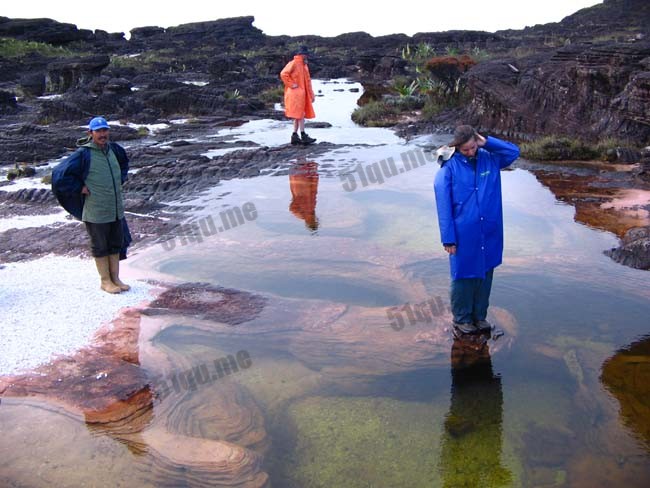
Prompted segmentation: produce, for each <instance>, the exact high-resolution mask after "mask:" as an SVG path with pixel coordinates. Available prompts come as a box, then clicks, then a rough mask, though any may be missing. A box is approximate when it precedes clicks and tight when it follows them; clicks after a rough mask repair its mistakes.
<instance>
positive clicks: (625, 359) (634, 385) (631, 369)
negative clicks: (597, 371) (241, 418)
mask: <svg viewBox="0 0 650 488" xmlns="http://www.w3.org/2000/svg"><path fill="white" fill-rule="evenodd" d="M600 379H601V381H602V382H603V384H604V385H605V386H606V387H607V388H608V389H609V391H611V392H612V394H613V395H614V396H615V397H616V399H617V400H618V402H619V403H620V405H621V409H620V415H621V417H622V421H623V423H624V424H625V425H626V426H627V427H628V428H629V429H630V430H632V431H633V433H634V435H635V436H636V437H637V438H640V440H641V441H642V442H643V443H644V444H645V446H646V449H648V450H649V451H650V336H649V337H646V338H645V339H643V340H640V341H637V342H634V343H632V344H631V345H630V346H628V347H627V348H625V349H622V350H620V351H619V352H617V353H616V354H615V355H614V356H613V357H611V358H609V359H608V360H607V361H605V363H604V364H603V369H602V375H601V377H600Z"/></svg>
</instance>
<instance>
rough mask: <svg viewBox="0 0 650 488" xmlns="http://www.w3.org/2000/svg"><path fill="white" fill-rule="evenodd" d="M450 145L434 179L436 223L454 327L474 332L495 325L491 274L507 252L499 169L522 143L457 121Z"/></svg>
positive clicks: (466, 331)
mask: <svg viewBox="0 0 650 488" xmlns="http://www.w3.org/2000/svg"><path fill="white" fill-rule="evenodd" d="M449 145H450V146H453V147H455V148H456V152H455V153H454V155H453V156H452V157H451V158H450V159H449V160H447V161H445V162H443V163H442V167H441V168H440V170H439V171H438V174H436V179H435V184H434V189H435V193H436V205H437V207H438V224H439V225H440V237H441V240H442V243H443V246H444V248H445V251H447V252H448V253H449V262H450V266H451V280H452V281H451V310H452V313H453V316H454V327H455V328H456V329H457V330H459V331H460V332H462V333H464V334H471V333H476V332H480V331H489V330H490V329H491V325H490V324H489V323H488V322H487V321H486V317H487V309H488V305H489V299H490V291H491V289H492V274H493V272H494V268H495V267H496V266H498V265H499V264H501V261H502V256H503V210H502V204H501V175H500V173H499V171H500V170H501V169H502V168H505V167H506V166H509V165H510V164H512V162H513V161H514V160H515V159H517V158H518V157H519V148H518V147H517V146H515V145H514V144H511V143H509V142H505V141H501V140H499V139H497V138H495V137H487V138H486V137H483V136H481V135H480V134H478V133H477V132H476V131H475V130H474V129H473V128H472V127H470V126H469V125H461V126H459V127H457V128H456V132H455V133H454V139H453V141H452V142H451V143H450V144H449Z"/></svg>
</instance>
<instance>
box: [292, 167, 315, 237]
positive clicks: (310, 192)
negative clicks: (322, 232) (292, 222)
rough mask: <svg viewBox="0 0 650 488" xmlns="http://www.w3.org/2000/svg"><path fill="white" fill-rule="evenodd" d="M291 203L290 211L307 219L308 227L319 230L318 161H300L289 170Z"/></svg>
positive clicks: (300, 217) (313, 231) (302, 218)
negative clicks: (317, 213)
mask: <svg viewBox="0 0 650 488" xmlns="http://www.w3.org/2000/svg"><path fill="white" fill-rule="evenodd" d="M289 188H290V189H291V204H290V205H289V211H290V212H291V213H292V214H294V215H295V216H296V217H298V218H299V219H301V220H304V221H305V225H306V226H307V228H308V229H310V230H311V231H312V233H315V232H316V231H317V230H318V219H317V218H316V194H317V193H318V163H314V162H307V161H303V162H299V163H297V164H296V165H295V166H294V167H292V168H291V170H290V171H289Z"/></svg>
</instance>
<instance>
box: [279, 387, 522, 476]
mask: <svg viewBox="0 0 650 488" xmlns="http://www.w3.org/2000/svg"><path fill="white" fill-rule="evenodd" d="M463 400H465V398H463ZM445 403H446V401H445V399H444V398H442V397H441V400H440V401H439V402H438V401H436V402H435V403H417V402H400V401H397V400H394V399H389V398H342V397H334V398H325V397H310V398H306V399H304V400H302V401H299V402H297V403H294V404H293V405H291V406H290V407H289V408H288V411H287V423H289V424H290V425H292V427H293V428H294V429H295V436H294V437H295V438H294V439H293V442H292V446H291V447H290V449H289V450H288V452H286V458H285V459H283V460H278V461H281V462H282V466H279V467H277V470H278V471H282V472H276V473H272V479H276V480H279V479H282V480H283V481H284V483H282V486H291V487H304V488H311V487H338V486H345V487H346V488H356V487H359V488H361V487H431V486H448V487H452V486H454V487H456V486H476V487H477V488H478V487H492V486H494V487H496V486H515V485H513V484H511V482H512V476H511V474H510V471H509V470H508V469H507V468H505V467H503V466H502V465H501V463H500V462H499V451H500V445H499V442H500V439H498V437H499V436H500V430H501V426H500V424H499V423H498V422H497V423H494V422H486V419H487V417H490V416H491V415H492V414H493V412H491V411H490V409H488V410H487V411H486V412H484V413H485V415H486V416H487V417H486V416H481V417H480V420H479V421H478V422H475V423H473V425H471V426H470V427H469V428H468V429H467V430H465V431H463V432H462V433H459V432H455V433H454V434H453V435H452V434H449V433H448V432H445V430H444V426H443V422H444V418H445V414H446V413H447V412H446V411H447V407H446V405H445ZM461 403H462V402H461ZM452 408H453V407H452ZM454 415H455V416H462V415H463V412H460V411H457V412H450V416H449V417H447V418H450V417H451V416H454ZM275 447H276V448H278V447H279V446H275ZM280 450H281V449H280Z"/></svg>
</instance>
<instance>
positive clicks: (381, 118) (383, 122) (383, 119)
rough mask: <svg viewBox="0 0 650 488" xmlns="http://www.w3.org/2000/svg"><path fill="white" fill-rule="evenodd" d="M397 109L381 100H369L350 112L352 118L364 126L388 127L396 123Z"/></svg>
mask: <svg viewBox="0 0 650 488" xmlns="http://www.w3.org/2000/svg"><path fill="white" fill-rule="evenodd" d="M397 116H398V110H397V108H396V107H395V106H394V105H391V104H388V103H386V102H385V101H383V100H376V101H371V102H368V103H367V104H365V105H364V106H363V107H359V108H357V109H356V110H355V111H354V112H352V120H353V121H354V122H356V123H357V124H359V125H363V126H365V127H390V126H391V125H395V124H396V123H397Z"/></svg>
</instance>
